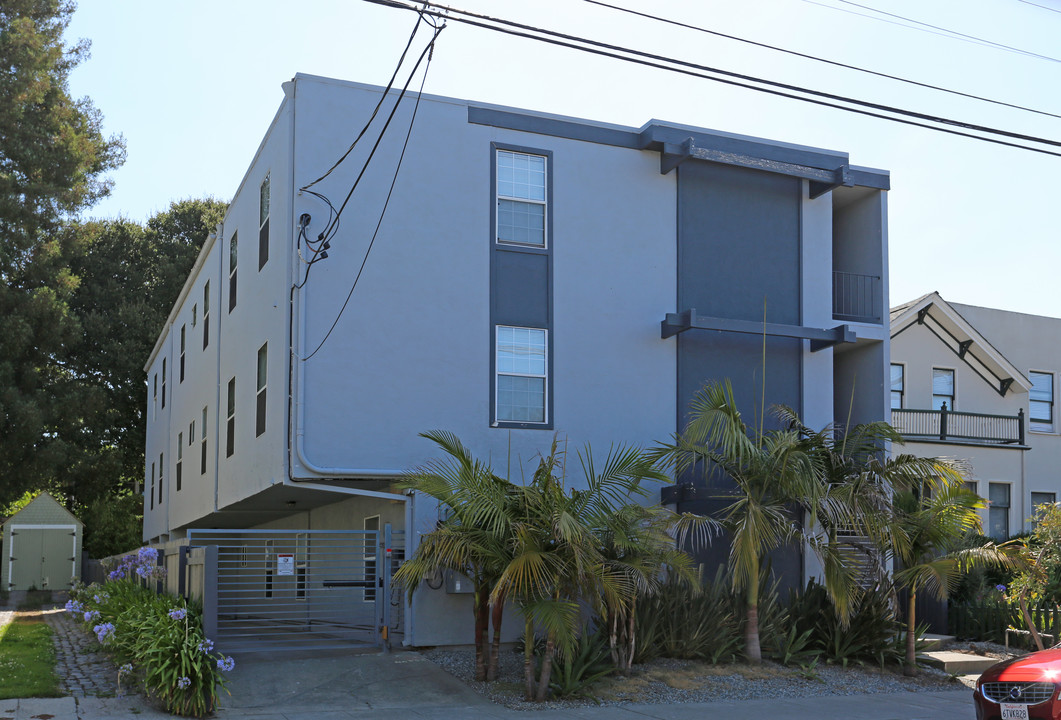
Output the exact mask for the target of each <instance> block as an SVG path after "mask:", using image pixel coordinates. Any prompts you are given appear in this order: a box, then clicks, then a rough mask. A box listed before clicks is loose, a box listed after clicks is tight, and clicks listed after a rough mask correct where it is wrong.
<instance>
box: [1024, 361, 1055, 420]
mask: <svg viewBox="0 0 1061 720" xmlns="http://www.w3.org/2000/svg"><path fill="white" fill-rule="evenodd" d="M1028 379H1029V380H1031V381H1032V389H1031V391H1030V392H1029V393H1028V411H1029V412H1028V419H1029V420H1030V421H1031V429H1032V430H1052V429H1053V424H1054V374H1053V373H1048V372H1034V371H1033V372H1029V373H1028Z"/></svg>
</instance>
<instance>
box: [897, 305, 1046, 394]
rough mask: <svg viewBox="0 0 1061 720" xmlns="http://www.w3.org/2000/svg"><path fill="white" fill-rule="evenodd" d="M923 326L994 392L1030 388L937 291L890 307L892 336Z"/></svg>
mask: <svg viewBox="0 0 1061 720" xmlns="http://www.w3.org/2000/svg"><path fill="white" fill-rule="evenodd" d="M918 326H921V327H924V328H926V329H927V330H928V331H929V332H931V333H932V334H933V335H935V336H936V338H938V339H939V341H940V342H942V343H943V344H944V345H946V346H947V348H948V349H950V351H951V352H953V353H954V354H955V355H956V356H957V357H958V359H959V360H961V361H962V362H964V363H965V364H966V365H968V366H969V368H970V369H971V370H972V371H973V372H975V373H976V374H977V375H979V376H980V378H981V379H982V380H983V381H984V382H986V383H987V384H988V385H990V386H991V387H992V388H993V389H994V391H995V392H997V393H998V394H999V395H1001V396H1002V397H1005V396H1006V394H1007V393H1008V392H1010V391H1011V390H1022V391H1024V392H1028V391H1029V390H1031V381H1030V380H1028V378H1027V377H1025V376H1024V373H1022V372H1021V371H1020V370H1019V369H1017V367H1016V366H1014V365H1013V363H1011V362H1010V361H1009V360H1007V359H1006V357H1005V356H1004V355H1003V354H1002V353H1001V352H1000V351H999V350H998V349H997V348H996V347H995V346H994V345H992V344H991V342H990V341H988V339H987V338H985V337H984V336H983V335H981V334H980V332H979V331H978V330H977V329H976V328H975V327H973V326H972V325H971V324H970V323H969V321H967V320H966V319H965V318H964V317H962V315H961V313H959V312H958V311H957V310H955V309H954V308H953V307H951V306H950V305H949V304H948V303H947V301H946V300H944V299H943V298H942V297H940V295H939V293H936V292H932V293H929V294H928V295H924V296H922V297H920V298H918V299H917V300H914V301H913V302H909V303H906V304H905V305H899V306H897V307H895V308H892V311H891V337H892V338H893V339H894V338H895V337H897V336H899V335H901V334H902V333H904V332H906V331H907V330H909V329H910V328H912V327H918Z"/></svg>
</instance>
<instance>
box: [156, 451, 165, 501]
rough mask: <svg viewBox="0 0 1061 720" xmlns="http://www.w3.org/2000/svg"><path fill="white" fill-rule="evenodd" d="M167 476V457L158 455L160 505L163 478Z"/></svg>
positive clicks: (161, 454) (162, 454)
mask: <svg viewBox="0 0 1061 720" xmlns="http://www.w3.org/2000/svg"><path fill="white" fill-rule="evenodd" d="M165 474H166V456H165V454H164V453H159V454H158V504H159V505H161V504H162V476H163V475H165Z"/></svg>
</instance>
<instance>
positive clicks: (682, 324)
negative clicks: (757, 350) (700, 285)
mask: <svg viewBox="0 0 1061 720" xmlns="http://www.w3.org/2000/svg"><path fill="white" fill-rule="evenodd" d="M686 330H718V331H721V332H736V333H746V334H749V335H770V336H772V337H790V338H800V339H803V340H810V341H811V342H810V349H811V352H817V351H818V350H822V349H824V348H827V347H832V346H833V345H839V344H840V343H853V342H855V341H856V339H857V338H856V337H855V331H854V330H852V329H851V328H850V327H849V326H847V325H837V326H836V327H834V328H827V329H822V328H809V327H802V326H800V325H781V324H779V323H762V322H757V321H754V320H735V319H732V318H717V317H708V316H706V315H697V314H696V308H690V309H688V310H683V311H682V312H680V313H667V317H666V318H664V319H663V320H662V321H661V322H660V337H661V338H663V339H666V338H669V337H674V336H675V335H677V334H679V333H683V332H685V331H686Z"/></svg>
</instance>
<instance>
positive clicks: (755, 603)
mask: <svg viewBox="0 0 1061 720" xmlns="http://www.w3.org/2000/svg"><path fill="white" fill-rule="evenodd" d="M752 570H753V572H750V573H749V575H751V583H750V584H749V585H748V608H747V622H746V623H745V625H744V654H745V655H747V656H748V662H749V663H751V664H752V665H759V664H760V663H762V661H763V652H762V648H761V647H760V646H759V562H758V558H756V560H755V561H754V562H753V563H752Z"/></svg>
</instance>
